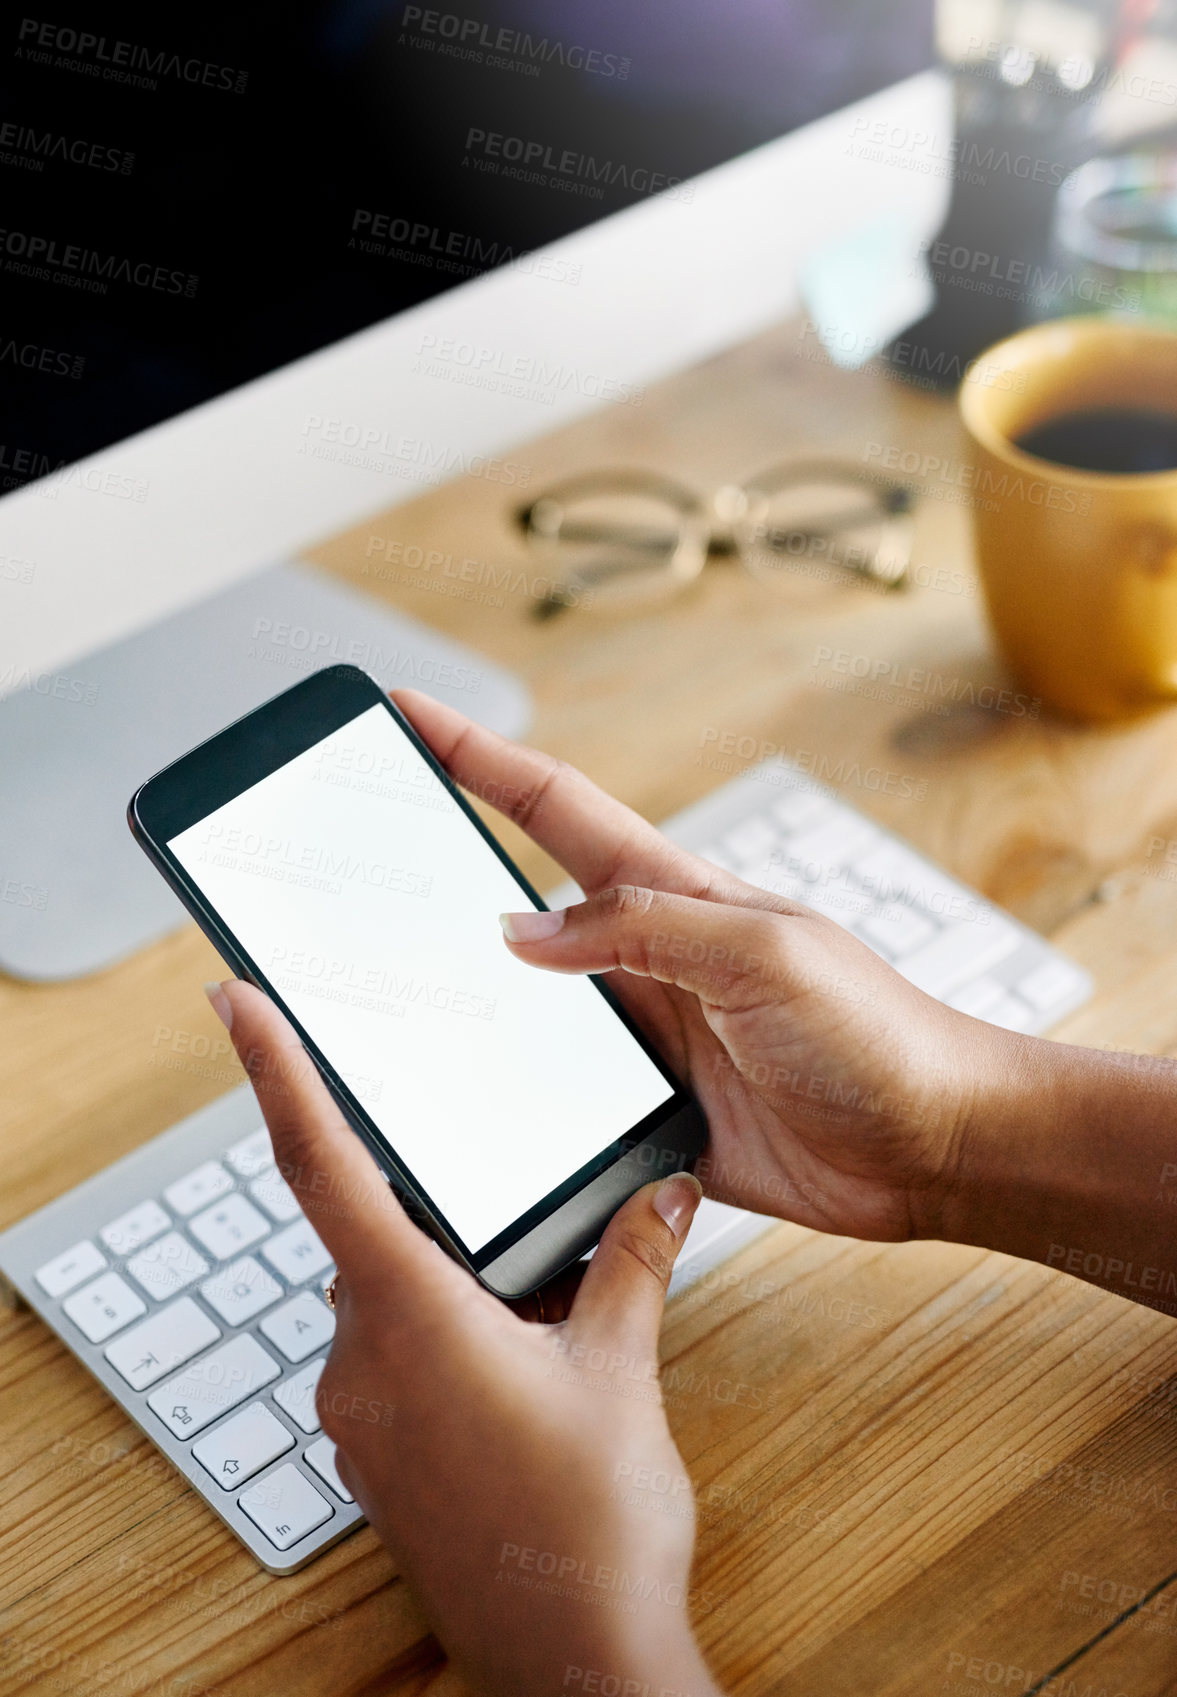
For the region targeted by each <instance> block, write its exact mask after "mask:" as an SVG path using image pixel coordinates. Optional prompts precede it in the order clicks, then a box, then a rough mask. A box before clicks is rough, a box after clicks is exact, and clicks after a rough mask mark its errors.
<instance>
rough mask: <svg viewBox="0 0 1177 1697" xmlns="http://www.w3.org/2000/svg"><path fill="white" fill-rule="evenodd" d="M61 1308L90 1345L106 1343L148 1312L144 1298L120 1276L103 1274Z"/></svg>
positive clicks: (67, 1299)
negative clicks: (137, 1294)
mask: <svg viewBox="0 0 1177 1697" xmlns="http://www.w3.org/2000/svg"><path fill="white" fill-rule="evenodd" d="M61 1306H62V1308H63V1309H64V1310H65V1312H66V1313H67V1314H68V1315H69V1317H70V1319H71V1320H72V1321H73V1323H74V1325H75V1326H76V1327H77V1328H78V1330H79V1331H80V1332H81V1333H82V1334H83V1335H84V1336H85V1337H88V1338H89V1340H90V1342H91V1343H104V1342H105V1341H106V1339H107V1338H109V1337H113V1336H114V1334H115V1332H121V1331H122V1329H123V1327H124V1326H129V1325H130V1323H131V1321H132V1320H137V1319H138V1318H139V1316H140V1314H146V1312H147V1304H146V1303H145V1302H144V1301H143V1298H142V1297H140V1296H136V1295H135V1292H134V1291H133V1290H132V1289H131V1287H130V1285H129V1284H127V1282H126V1280H125V1279H120V1278H119V1276H118V1274H117V1273H103V1275H102V1277H101V1278H100V1279H95V1280H94V1283H93V1284H92V1285H87V1286H86V1288H85V1289H84V1290H79V1291H75V1292H74V1294H73V1296H67V1297H66V1299H65V1301H64V1302H63V1303H62V1305H61Z"/></svg>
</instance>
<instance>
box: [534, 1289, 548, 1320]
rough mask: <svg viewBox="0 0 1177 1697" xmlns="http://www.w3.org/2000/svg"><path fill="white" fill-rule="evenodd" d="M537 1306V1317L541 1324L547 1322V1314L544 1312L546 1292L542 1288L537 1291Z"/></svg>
mask: <svg viewBox="0 0 1177 1697" xmlns="http://www.w3.org/2000/svg"><path fill="white" fill-rule="evenodd" d="M535 1307H536V1319H537V1320H538V1321H539V1322H540V1324H541V1325H543V1324H546V1316H545V1314H544V1294H543V1291H541V1290H537V1291H536V1293H535Z"/></svg>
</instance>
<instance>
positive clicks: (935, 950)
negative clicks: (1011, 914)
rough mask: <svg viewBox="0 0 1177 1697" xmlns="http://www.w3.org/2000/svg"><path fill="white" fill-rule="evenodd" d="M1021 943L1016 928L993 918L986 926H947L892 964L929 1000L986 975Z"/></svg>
mask: <svg viewBox="0 0 1177 1697" xmlns="http://www.w3.org/2000/svg"><path fill="white" fill-rule="evenodd" d="M1021 941H1022V936H1021V933H1020V932H1019V931H1018V929H1017V927H1016V926H1014V925H1011V924H1010V923H1009V921H1008V920H1006V919H1002V918H1001V917H1000V916H999V915H997V914H994V915H993V917H992V919H991V920H990V922H989V924H988V925H976V924H965V925H950V926H948V927H946V929H945V930H943V931H941V932H940V934H939V936H937V937H934V938H933V939H932V941H931V942H930V943H926V944H925V945H924V947H923V948H922V949H917V950H916V951H915V953H914V954H910V955H906V956H905V957H904V959H903V960H901V961H897V962H896V964H895V970H896V972H901V973H902V974H903V976H904V978H906V979H907V981H908V983H909V984H914V985H915V986H916V988H917V989H920V990H926V991H927V993H928V995H929V996H941V997H943V996H945V995H947V994H948V992H949V991H950V990H955V989H956V988H957V986H958V985H959V984H963V983H964V981H965V979H966V978H972V977H974V976H975V975H976V974H978V973H982V972H987V971H988V970H989V968H990V967H991V966H996V964H997V962H998V961H999V960H1004V959H1005V957H1006V955H1008V954H1012V953H1013V951H1014V949H1016V948H1017V947H1018V946H1019V944H1020V943H1021Z"/></svg>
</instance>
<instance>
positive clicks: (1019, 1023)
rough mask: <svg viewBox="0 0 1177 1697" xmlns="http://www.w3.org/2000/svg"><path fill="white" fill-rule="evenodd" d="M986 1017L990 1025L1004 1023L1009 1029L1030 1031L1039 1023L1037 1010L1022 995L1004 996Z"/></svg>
mask: <svg viewBox="0 0 1177 1697" xmlns="http://www.w3.org/2000/svg"><path fill="white" fill-rule="evenodd" d="M985 1018H986V1019H987V1020H988V1021H989V1023H990V1025H1003V1026H1004V1027H1005V1029H1006V1030H1007V1031H1029V1030H1030V1029H1031V1027H1032V1026H1034V1025H1036V1024H1037V1023H1038V1020H1037V1014H1036V1012H1035V1010H1034V1009H1033V1008H1032V1007H1031V1006H1030V1004H1029V1002H1023V1000H1022V998H1021V997H1020V996H1003V997H1002V998H1001V1000H1000V1001H999V1002H998V1003H997V1004H996V1006H995V1007H992V1008H990V1009H989V1012H988V1013H987V1014H986V1015H985Z"/></svg>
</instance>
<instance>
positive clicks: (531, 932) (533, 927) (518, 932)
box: [499, 907, 565, 943]
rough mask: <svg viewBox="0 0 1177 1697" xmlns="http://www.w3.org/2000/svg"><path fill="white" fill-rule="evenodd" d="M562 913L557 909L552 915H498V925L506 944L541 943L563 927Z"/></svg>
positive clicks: (561, 910)
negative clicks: (501, 929)
mask: <svg viewBox="0 0 1177 1697" xmlns="http://www.w3.org/2000/svg"><path fill="white" fill-rule="evenodd" d="M564 911H565V910H564V909H563V908H562V907H558V908H556V910H555V912H553V913H500V914H499V924H500V925H501V926H502V928H503V936H504V937H505V938H506V939H507V941H508V943H542V942H543V941H544V939H545V938H546V937H554V936H555V935H556V932H557V931H558V930H559V929H560V927H561V926H562V925H563V923H564Z"/></svg>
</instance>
